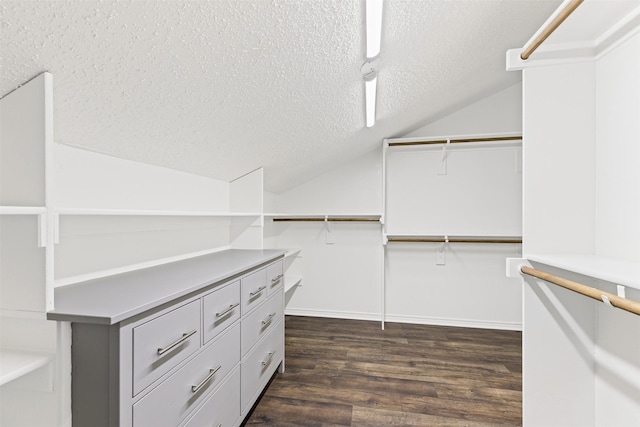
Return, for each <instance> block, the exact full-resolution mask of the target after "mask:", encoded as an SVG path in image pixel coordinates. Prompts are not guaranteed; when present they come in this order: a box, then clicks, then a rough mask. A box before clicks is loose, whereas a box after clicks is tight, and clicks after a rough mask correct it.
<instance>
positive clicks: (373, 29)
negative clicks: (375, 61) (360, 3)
mask: <svg viewBox="0 0 640 427" xmlns="http://www.w3.org/2000/svg"><path fill="white" fill-rule="evenodd" d="M365 10H366V25H367V58H375V57H376V56H378V54H379V53H380V35H381V33H382V0H367V2H366V6H365Z"/></svg>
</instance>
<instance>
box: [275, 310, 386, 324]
mask: <svg viewBox="0 0 640 427" xmlns="http://www.w3.org/2000/svg"><path fill="white" fill-rule="evenodd" d="M284 314H286V315H289V316H307V317H330V318H332V319H349V320H372V321H375V322H380V321H381V319H380V313H357V312H350V311H325V310H307V309H303V308H287V309H285V311H284Z"/></svg>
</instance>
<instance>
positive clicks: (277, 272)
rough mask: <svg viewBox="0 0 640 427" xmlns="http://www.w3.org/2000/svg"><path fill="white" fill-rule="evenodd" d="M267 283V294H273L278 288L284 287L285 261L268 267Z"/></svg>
mask: <svg viewBox="0 0 640 427" xmlns="http://www.w3.org/2000/svg"><path fill="white" fill-rule="evenodd" d="M267 284H268V285H269V286H268V288H267V289H268V292H267V294H271V293H273V292H276V291H277V290H278V289H282V286H283V284H284V272H283V263H282V261H277V262H274V263H273V264H271V265H270V266H268V267H267Z"/></svg>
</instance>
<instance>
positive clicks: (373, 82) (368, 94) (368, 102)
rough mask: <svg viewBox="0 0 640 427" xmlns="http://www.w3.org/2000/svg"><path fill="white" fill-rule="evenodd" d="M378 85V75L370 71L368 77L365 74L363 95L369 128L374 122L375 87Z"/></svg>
mask: <svg viewBox="0 0 640 427" xmlns="http://www.w3.org/2000/svg"><path fill="white" fill-rule="evenodd" d="M377 86H378V76H377V75H376V74H375V73H371V75H370V76H369V77H367V76H365V80H364V95H365V108H366V116H367V127H368V128H370V127H371V126H373V125H374V124H375V122H376V89H377Z"/></svg>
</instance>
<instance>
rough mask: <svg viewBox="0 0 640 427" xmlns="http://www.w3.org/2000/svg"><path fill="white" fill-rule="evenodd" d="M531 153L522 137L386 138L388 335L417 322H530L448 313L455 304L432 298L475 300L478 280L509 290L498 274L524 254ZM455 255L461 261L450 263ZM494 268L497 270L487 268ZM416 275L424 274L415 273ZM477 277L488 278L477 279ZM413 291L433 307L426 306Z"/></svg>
mask: <svg viewBox="0 0 640 427" xmlns="http://www.w3.org/2000/svg"><path fill="white" fill-rule="evenodd" d="M521 147H522V135H521V134H520V133H519V132H496V133H478V134H473V135H459V134H458V135H455V134H453V135H447V136H433V137H410V138H392V139H386V140H384V141H383V144H382V169H383V180H382V196H383V202H382V203H383V209H384V213H383V218H384V222H383V227H382V244H383V247H384V251H383V255H384V258H385V261H384V262H383V266H382V277H383V280H382V289H381V297H380V299H381V307H382V309H381V317H382V327H383V328H384V322H385V320H394V319H395V318H399V319H404V318H406V317H407V316H411V317H413V318H415V319H416V320H417V321H426V322H436V323H437V322H444V323H446V322H451V323H452V324H458V325H472V324H477V323H474V322H484V324H485V325H487V327H505V328H515V327H517V325H518V324H520V321H519V319H518V318H517V317H514V314H513V310H510V309H502V308H498V309H495V310H494V308H487V309H486V310H485V311H484V312H482V310H476V311H473V313H471V311H470V310H464V309H460V308H458V307H453V306H451V307H450V306H447V307H448V308H447V310H443V309H442V306H444V305H446V304H444V305H440V306H436V305H434V304H431V303H429V302H428V301H429V300H431V299H433V298H436V297H438V296H440V297H442V296H444V295H449V294H450V293H451V292H459V293H469V294H470V295H472V294H473V292H476V291H477V289H478V287H477V286H473V287H470V286H469V284H470V283H476V282H477V283H478V284H481V286H483V287H485V288H486V290H487V291H488V292H502V290H503V289H504V288H505V287H506V286H508V281H507V280H506V279H504V277H502V276H498V274H499V273H500V272H501V270H502V269H501V268H500V267H499V266H500V264H502V263H503V262H504V258H501V257H503V256H504V257H506V256H512V255H519V254H520V251H521V244H522V237H521V233H522V226H521V207H520V203H521V198H520V195H521V171H522V153H521ZM480 165H482V166H480ZM414 244H415V246H412V245H414ZM449 251H451V252H452V253H453V256H452V257H451V258H450V259H449V262H447V261H446V257H445V253H446V252H449ZM425 256H429V257H430V256H435V262H428V263H425V262H424V259H425V258H424V257H425ZM480 260H482V261H480ZM493 265H495V266H496V268H493V269H491V267H487V266H493ZM485 268H486V269H485ZM407 269H409V270H411V271H415V272H417V273H416V274H410V273H406V271H407ZM477 271H481V272H482V274H483V278H482V279H478V280H477V281H476V280H475V279H474V278H473V277H474V274H475V272H477ZM492 274H493V275H495V277H493V276H491V275H492ZM418 277H420V278H418ZM407 293H411V294H412V295H414V298H413V299H414V300H415V299H416V297H415V295H419V296H418V297H417V298H418V299H424V300H425V301H427V303H426V304H424V305H423V306H418V305H416V304H414V303H413V302H412V301H411V300H410V299H409V298H407V297H406V294H407ZM510 295H513V294H510ZM510 298H511V296H510ZM407 307H408V309H407ZM496 313H500V314H497V315H496ZM447 316H450V317H447ZM500 316H502V317H500ZM498 318H499V319H505V318H506V319H512V320H509V321H503V320H499V321H498V320H497V319H498ZM423 319H424V320H423ZM471 319H473V320H472V321H471ZM489 325H491V326H489Z"/></svg>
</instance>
